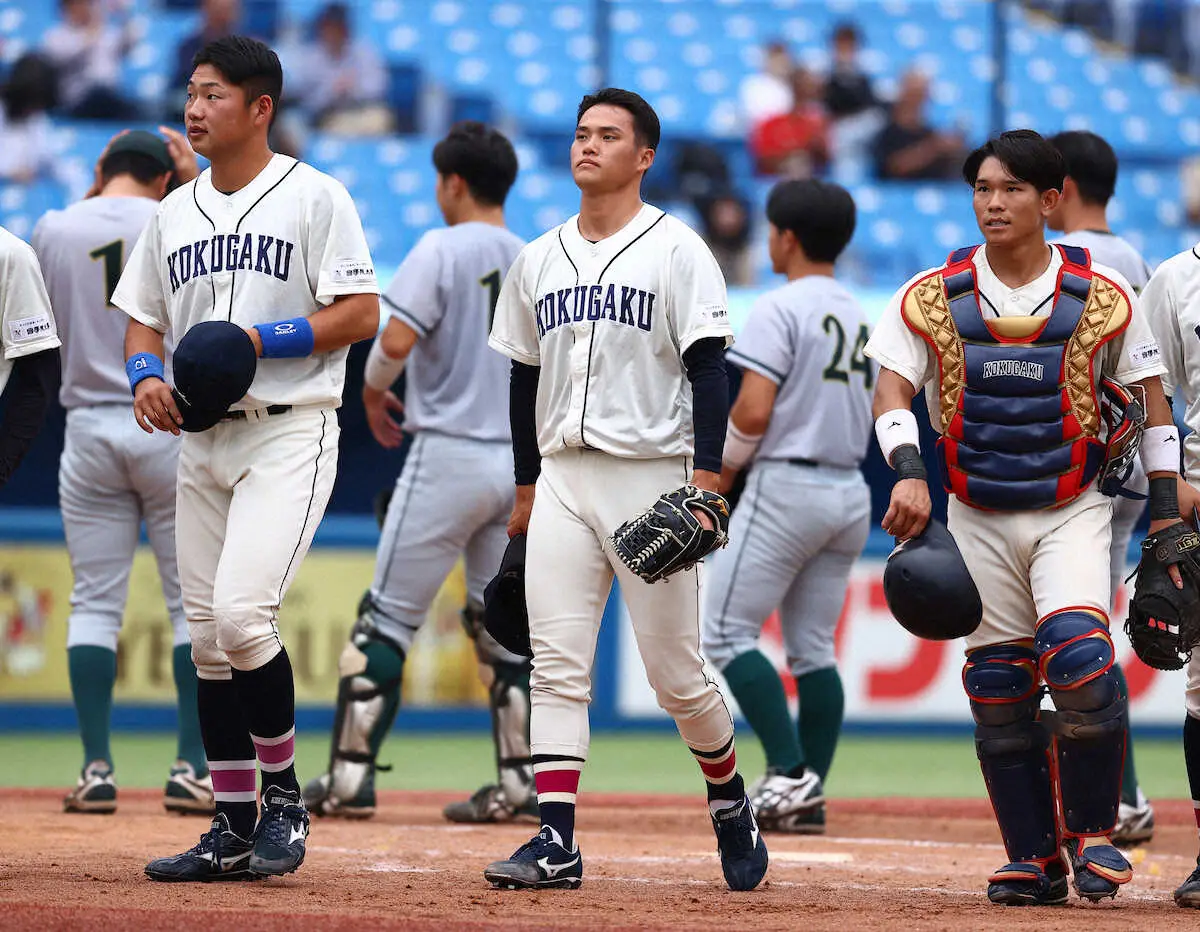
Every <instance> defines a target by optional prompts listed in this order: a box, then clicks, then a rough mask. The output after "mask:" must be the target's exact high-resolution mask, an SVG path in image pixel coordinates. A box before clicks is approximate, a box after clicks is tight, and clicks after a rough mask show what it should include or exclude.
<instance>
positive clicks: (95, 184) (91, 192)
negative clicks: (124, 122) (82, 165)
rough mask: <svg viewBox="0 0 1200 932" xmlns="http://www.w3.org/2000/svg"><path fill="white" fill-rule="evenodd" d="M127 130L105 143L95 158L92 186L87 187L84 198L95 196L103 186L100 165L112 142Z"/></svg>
mask: <svg viewBox="0 0 1200 932" xmlns="http://www.w3.org/2000/svg"><path fill="white" fill-rule="evenodd" d="M128 132H129V130H127V129H123V130H121V131H120V132H119V133H117V134H116V135H115V136H113V138H112V139H110V140H109V141H108V142H107V143H105V145H104V150H103V151H102V152H101V153H100V157H99V158H98V159H96V164H95V166H94V167H93V168H92V186H91V187H90V188H88V189H87V193H86V194H85V195H84V196H83V197H84V200H86V199H87V198H89V197H95V196H96V195H97V194H99V193H100V191H101V190H102V189H103V188H104V177H103V176H102V175H101V173H100V166H101V165H102V164H103V163H104V158H105V156H107V155H108V150H109V149H111V148H112V144H113V143H114V142H116V141H117V140H118V139H120V138H121V137H122V136H124V135H125V134H126V133H128Z"/></svg>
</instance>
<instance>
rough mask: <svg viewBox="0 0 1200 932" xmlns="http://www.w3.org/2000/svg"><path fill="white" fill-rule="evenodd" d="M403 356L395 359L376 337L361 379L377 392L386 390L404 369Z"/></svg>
mask: <svg viewBox="0 0 1200 932" xmlns="http://www.w3.org/2000/svg"><path fill="white" fill-rule="evenodd" d="M404 361H405V357H404V356H401V357H400V358H399V359H396V358H394V357H392V356H389V355H388V354H387V353H385V352H384V351H383V344H382V342H381V341H380V340H378V339H376V341H375V342H374V343H372V344H371V352H370V354H369V355H368V356H367V365H366V367H365V368H364V369H363V381H364V382H366V383H367V385H368V386H370V387H371V388H373V389H375V391H377V392H386V391H387V390H388V389H389V388H391V387H392V385H393V384H395V382H396V379H398V378H400V373H401V372H403V371H404Z"/></svg>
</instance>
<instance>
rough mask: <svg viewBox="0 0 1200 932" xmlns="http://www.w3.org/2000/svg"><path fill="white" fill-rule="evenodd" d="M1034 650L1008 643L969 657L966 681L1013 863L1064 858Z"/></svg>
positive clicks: (986, 775)
mask: <svg viewBox="0 0 1200 932" xmlns="http://www.w3.org/2000/svg"><path fill="white" fill-rule="evenodd" d="M1035 660H1036V658H1035V655H1034V652H1033V651H1032V650H1030V649H1029V648H1028V647H1022V646H1019V645H1012V644H1001V645H994V646H989V647H981V648H979V649H977V650H973V651H971V652H970V653H969V654H968V655H967V663H966V666H965V667H964V668H963V686H964V688H965V689H966V692H967V695H968V696H969V697H970V700H971V714H972V715H973V716H974V717H975V753H976V756H978V758H979V768H980V770H981V771H982V772H983V781H984V783H985V784H986V785H987V791H988V796H989V798H990V799H991V801H992V808H993V809H994V810H995V812H996V821H997V823H998V824H999V826H1000V834H1001V835H1002V836H1003V838H1004V848H1005V851H1007V852H1008V857H1009V859H1010V861H1012V862H1013V863H1029V864H1040V865H1046V864H1048V863H1049V862H1050V861H1054V860H1056V859H1057V858H1058V856H1059V855H1058V820H1057V818H1056V815H1055V806H1054V790H1053V782H1052V779H1051V765H1050V753H1049V748H1050V736H1049V734H1048V733H1047V731H1046V729H1045V727H1044V726H1043V725H1042V723H1041V722H1040V721H1038V701H1039V699H1040V697H1041V688H1040V686H1039V685H1038V675H1037V666H1036V663H1035Z"/></svg>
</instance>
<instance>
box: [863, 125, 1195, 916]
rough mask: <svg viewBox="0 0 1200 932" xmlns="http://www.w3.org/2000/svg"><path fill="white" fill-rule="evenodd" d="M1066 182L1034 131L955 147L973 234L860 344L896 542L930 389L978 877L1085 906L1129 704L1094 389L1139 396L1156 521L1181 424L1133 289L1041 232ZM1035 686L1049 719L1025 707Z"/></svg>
mask: <svg viewBox="0 0 1200 932" xmlns="http://www.w3.org/2000/svg"><path fill="white" fill-rule="evenodd" d="M1064 174H1065V169H1064V163H1063V159H1062V156H1061V155H1060V154H1059V152H1058V150H1057V149H1056V148H1055V147H1054V146H1053V145H1051V144H1050V143H1049V142H1048V141H1047V140H1045V139H1043V138H1042V137H1041V136H1039V135H1038V134H1037V133H1034V132H1032V131H1030V130H1017V131H1014V132H1007V133H1003V134H1001V135H1000V136H998V137H996V138H994V139H991V140H989V141H988V143H987V144H986V145H984V146H982V147H981V148H979V149H977V150H975V151H974V152H973V153H971V155H970V156H968V158H967V161H966V163H965V165H964V167H963V176H964V178H965V180H966V181H967V182H968V183H969V184H971V186H972V188H973V191H974V207H975V213H976V219H977V222H978V224H979V229H980V232H981V233H982V234H983V238H984V241H985V245H984V246H980V247H970V248H966V249H960V250H956V251H955V252H954V253H952V254H951V256H950V258H949V259H948V260H947V262H946V264H945V265H944V266H942V267H940V268H936V269H930V270H927V271H925V272H922V273H921V274H919V275H917V276H916V277H914V278H913V279H911V280H910V281H909V282H908V283H907V284H906V285H905V286H904V287H903V288H901V289H900V291H898V292H897V293H896V296H895V297H894V298H893V299H892V301H891V303H890V304H889V306H888V308H887V310H886V311H885V313H884V316H883V317H882V318H881V320H880V322H879V324H878V325H877V327H876V329H875V332H874V334H873V335H872V336H871V339H870V341H869V342H868V344H867V350H866V351H867V354H868V355H869V356H871V357H872V358H874V359H875V360H876V361H877V362H878V363H879V364H880V366H881V372H880V376H879V382H878V387H877V389H876V393H875V413H876V415H877V419H876V435H877V437H878V439H879V444H880V447H881V449H882V451H883V454H884V458H885V460H887V461H888V462H889V463H890V464H891V465H892V467H893V468H894V469H896V472H897V479H898V481H897V482H896V485H895V486H894V487H893V489H892V497H891V503H890V506H889V509H888V512H887V514H886V515H885V516H884V521H883V526H884V529H885V530H887V531H889V532H890V533H892V534H893V535H895V536H896V537H897V538H899V539H901V540H905V539H908V538H910V537H913V536H916V535H918V534H920V533H921V531H922V530H923V529H924V526H925V523H926V522H927V521H928V517H929V510H930V503H929V490H928V487H927V485H926V482H925V469H924V464H923V462H922V460H921V457H920V453H919V441H918V436H917V427H916V418H915V416H914V415H913V413H912V411H911V404H912V399H913V397H914V396H915V395H916V393H917V392H918V391H920V390H921V389H922V388H923V387H926V386H929V387H928V389H927V391H926V397H927V401H928V407H929V414H930V419H931V422H932V424H933V426H934V428H935V429H936V430H937V431H938V433H939V434H940V435H941V437H940V439H939V441H938V444H937V459H938V465H939V472H940V474H941V479H942V483H943V486H944V487H945V488H946V490H947V492H948V493H950V496H951V497H950V501H949V513H948V518H949V520H948V526H949V528H950V531H951V533H952V534H953V535H954V538H955V540H956V542H957V544H958V546H959V548H960V549H961V551H962V556H963V559H964V560H965V561H966V565H967V568H968V569H969V570H970V573H971V575H972V577H973V578H974V580H975V583H976V585H977V586H978V588H979V592H980V595H981V597H982V600H983V621H982V623H981V624H980V626H979V628H978V629H977V630H976V631H975V632H974V633H973V634H972V635H971V636H970V637H968V638H967V662H966V666H965V668H964V672H963V685H964V687H965V689H966V692H967V695H968V697H969V699H970V702H971V711H972V714H973V715H974V717H975V721H976V731H975V739H976V752H977V754H978V757H979V761H980V767H981V769H982V771H983V776H984V782H985V783H986V785H987V790H988V795H989V796H990V798H991V801H992V806H993V809H994V810H995V813H996V818H997V821H998V822H999V825H1000V830H1001V834H1002V835H1003V838H1004V843H1005V847H1006V849H1007V852H1008V857H1009V862H1010V863H1009V864H1007V865H1006V866H1005V867H1003V868H1001V869H1000V870H999V871H997V872H996V873H995V874H993V875H992V876H991V878H990V879H989V886H988V897H989V899H991V900H992V901H993V902H996V903H1002V904H1039V905H1041V904H1055V903H1062V902H1064V901H1065V900H1066V897H1067V874H1068V870H1069V869H1070V870H1073V872H1074V884H1075V889H1076V891H1077V892H1078V893H1079V895H1080V896H1082V897H1085V898H1087V899H1091V900H1098V899H1101V898H1104V897H1110V896H1115V895H1116V893H1117V891H1118V889H1119V886H1120V885H1121V884H1123V883H1126V882H1127V881H1128V880H1129V879H1130V877H1131V876H1132V868H1131V866H1130V864H1129V862H1128V861H1126V860H1125V858H1124V856H1123V855H1122V854H1121V853H1120V851H1118V850H1117V849H1116V848H1115V847H1113V846H1112V844H1111V842H1110V840H1109V837H1108V834H1109V832H1111V831H1112V828H1113V826H1114V824H1115V822H1116V817H1117V806H1118V802H1119V798H1120V788H1121V765H1122V759H1123V757H1124V745H1125V740H1124V735H1125V713H1126V704H1127V697H1126V696H1125V694H1124V692H1123V691H1122V690H1121V689H1120V686H1119V682H1118V680H1117V678H1116V676H1115V675H1114V674H1113V673H1112V664H1113V661H1114V659H1115V657H1114V649H1113V644H1112V639H1111V637H1110V634H1109V622H1108V606H1109V561H1108V552H1109V543H1110V539H1111V537H1110V535H1111V523H1112V504H1111V500H1110V499H1109V498H1107V497H1106V496H1105V495H1103V494H1101V492H1100V491H1099V489H1098V487H1097V486H1098V485H1099V484H1100V480H1102V479H1104V478H1105V469H1104V467H1105V463H1106V459H1107V455H1108V453H1109V451H1108V450H1107V448H1106V440H1105V438H1104V436H1103V427H1102V424H1103V422H1104V410H1105V405H1104V403H1103V397H1102V396H1103V395H1104V387H1103V385H1102V383H1101V379H1103V378H1108V379H1113V380H1115V381H1116V382H1118V383H1122V384H1124V385H1130V386H1134V387H1135V389H1136V390H1137V391H1139V392H1140V393H1141V395H1142V397H1143V398H1144V402H1145V408H1146V412H1147V424H1148V425H1149V427H1147V428H1146V441H1145V442H1144V443H1143V445H1142V447H1141V455H1142V457H1143V465H1144V466H1145V467H1146V472H1147V474H1148V475H1149V477H1150V507H1151V516H1152V519H1153V520H1152V523H1151V529H1152V531H1153V530H1157V529H1158V528H1161V527H1166V526H1169V525H1172V524H1178V522H1179V505H1178V501H1177V500H1176V494H1175V492H1176V481H1177V471H1175V470H1177V462H1178V446H1179V444H1178V435H1177V432H1176V431H1175V427H1174V425H1173V424H1172V421H1171V411H1170V407H1169V406H1168V404H1167V402H1166V399H1165V398H1164V396H1163V392H1162V384H1161V380H1160V379H1159V375H1160V374H1161V373H1162V371H1163V369H1162V365H1161V363H1160V361H1159V352H1158V346H1157V344H1156V343H1155V342H1154V337H1153V334H1152V333H1151V332H1150V328H1149V324H1148V322H1147V321H1146V319H1145V318H1144V317H1143V316H1142V314H1141V312H1140V309H1139V307H1138V302H1137V296H1136V294H1135V293H1134V291H1133V289H1132V288H1131V287H1130V286H1129V283H1128V282H1127V281H1125V278H1124V276H1122V275H1121V274H1120V273H1118V272H1116V271H1114V270H1112V269H1109V268H1107V267H1105V266H1101V265H1097V264H1095V263H1092V262H1091V260H1090V258H1089V257H1088V255H1087V252H1086V250H1083V249H1078V248H1076V247H1072V246H1048V245H1047V244H1046V242H1045V239H1044V230H1043V223H1044V220H1045V217H1046V215H1047V214H1049V213H1050V211H1052V210H1053V209H1054V207H1055V205H1056V204H1057V203H1058V199H1059V196H1060V193H1061V191H1062V187H1063V177H1064ZM1164 450H1165V451H1166V455H1164V453H1163V451H1164ZM1171 457H1174V459H1173V460H1172V459H1171ZM1043 683H1044V684H1045V685H1046V686H1047V687H1048V688H1049V692H1050V696H1051V698H1052V700H1053V702H1054V705H1055V708H1056V711H1055V712H1054V713H1052V714H1050V713H1047V714H1045V715H1040V714H1039V704H1040V698H1041V694H1042V684H1043ZM1060 817H1061V818H1060ZM1061 847H1065V848H1066V850H1067V852H1068V853H1069V855H1070V864H1069V865H1068V863H1067V862H1066V861H1065V860H1064V859H1063V857H1062V854H1061V853H1060V848H1061Z"/></svg>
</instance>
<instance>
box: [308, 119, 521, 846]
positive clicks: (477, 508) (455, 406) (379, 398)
mask: <svg viewBox="0 0 1200 932" xmlns="http://www.w3.org/2000/svg"><path fill="white" fill-rule="evenodd" d="M433 163H434V167H435V168H436V169H437V172H438V180H437V191H436V193H437V199H438V204H439V205H440V207H441V209H442V215H443V216H444V218H445V220H446V228H445V229H441V230H431V231H430V232H428V233H426V234H425V235H424V236H423V237H421V239H420V241H419V242H418V243H417V245H416V246H415V247H413V250H412V252H410V253H409V254H408V256H407V257H406V258H405V260H404V262H403V264H402V265H401V266H400V269H399V270H398V271H397V272H396V276H395V278H394V279H393V280H392V284H391V287H390V288H388V290H387V291H386V292H385V293H384V295H383V302H384V304H385V305H386V306H387V308H388V309H389V310H390V311H391V320H389V321H388V324H387V327H386V328H385V329H384V331H383V333H382V334H381V335H380V336H379V338H378V339H376V341H375V343H374V345H373V346H372V348H371V355H370V356H369V357H368V360H367V366H366V372H365V382H366V384H365V387H364V389H363V404H364V405H365V406H366V409H367V420H368V423H369V424H370V427H371V431H372V433H373V434H374V436H375V439H376V440H377V441H379V443H380V444H381V445H382V446H384V447H387V448H389V449H391V448H395V447H398V446H399V445H400V441H401V430H402V429H403V430H404V431H407V432H409V433H411V434H413V435H414V436H415V440H414V441H413V445H412V447H411V448H410V449H409V451H408V455H407V457H406V459H405V463H404V468H403V470H402V471H401V473H400V477H399V479H398V480H397V482H396V489H395V491H394V493H393V494H392V497H391V502H390V506H389V508H388V512H387V517H386V519H385V520H384V524H383V533H382V536H381V538H380V541H379V551H378V554H377V556H376V565H375V580H374V583H373V584H372V586H371V589H370V591H369V592H368V593H367V596H366V598H365V599H364V600H363V603H362V605H360V607H359V617H358V620H357V622H355V625H354V628H353V630H352V631H351V635H350V643H349V644H347V645H346V649H345V651H344V653H343V655H342V657H341V660H340V662H339V672H340V674H341V680H340V682H339V684H338V699H337V713H336V715H335V716H334V734H333V742H332V748H331V759H330V764H329V771H328V773H326V774H323V775H322V776H320V777H318V778H316V779H315V780H313V781H310V782H309V783H308V785H306V786H305V788H304V795H305V802H306V804H307V805H308V808H309V809H310V810H311V811H313V812H320V813H322V814H325V815H339V816H345V817H348V818H365V817H367V816H370V815H371V814H372V813H373V812H374V811H375V784H374V773H375V760H376V757H377V756H378V754H379V748H380V746H381V745H382V743H383V740H384V738H385V737H386V736H387V733H388V731H389V730H390V729H391V727H392V722H393V721H394V719H395V716H396V711H397V709H398V708H399V706H400V682H401V677H402V675H403V672H404V661H405V658H406V657H407V656H408V653H409V651H410V650H411V649H412V643H413V638H414V637H415V635H416V633H417V631H418V629H419V628H420V627H421V625H422V624H423V623H424V621H425V618H426V616H427V614H428V612H429V606H430V605H431V604H432V603H433V599H434V596H436V595H437V591H438V588H439V587H440V586H441V584H442V582H443V580H445V578H446V575H447V574H448V573H449V572H450V570H451V568H452V567H453V565H454V562H455V561H456V560H457V559H458V557H459V555H460V554H462V555H464V556H465V568H466V581H467V606H466V609H465V611H464V612H463V625H464V627H465V628H466V630H467V633H468V635H469V636H470V637H471V639H472V640H473V641H474V643H475V649H476V653H477V656H478V659H479V668H480V672H481V674H482V675H483V677H484V681H485V683H486V684H487V686H488V705H489V707H490V709H491V713H492V726H493V728H492V733H493V738H494V740H495V742H496V761H497V769H498V771H499V780H498V781H497V782H496V783H493V784H489V785H487V786H485V787H483V788H481V789H480V790H479V791H478V792H476V793H475V794H474V795H473V796H472V797H471V798H470V799H469V800H464V801H460V802H455V803H451V804H450V805H449V806H447V807H446V809H445V815H446V817H447V818H448V819H450V820H451V821H454V822H496V821H507V820H509V819H513V818H515V817H516V816H518V815H523V816H528V817H532V818H536V816H537V805H536V802H535V800H534V799H533V765H532V763H531V761H530V758H529V660H528V659H527V658H525V657H520V656H518V655H516V654H513V653H511V652H510V651H507V650H505V649H504V648H503V647H501V646H500V645H499V644H497V643H496V641H495V639H494V638H493V637H492V636H491V635H490V634H488V633H487V631H486V630H484V628H483V624H482V617H483V590H484V587H485V586H486V585H487V583H488V581H489V580H490V579H491V578H492V577H493V576H494V575H495V574H496V571H497V569H498V568H499V567H500V561H501V559H502V558H503V556H504V548H505V546H506V545H507V543H508V535H507V533H506V528H507V524H508V518H509V515H510V514H511V513H512V506H513V499H512V496H513V486H512V475H513V472H512V468H513V466H512V433H511V431H510V429H509V424H508V366H507V365H506V362H505V359H504V357H502V356H500V355H499V354H498V353H496V352H493V351H492V350H491V349H489V348H488V345H487V335H488V330H489V328H490V326H491V321H492V315H493V313H494V312H495V307H496V301H497V299H498V298H499V295H500V283H501V282H502V281H503V279H504V276H505V275H506V274H507V273H508V268H509V266H510V265H512V262H513V259H515V258H516V256H517V253H518V252H520V250H521V247H522V246H523V245H524V243H523V242H522V240H521V239H520V237H518V236H516V235H515V234H514V233H511V232H510V231H509V230H507V229H506V228H505V225H504V201H505V198H506V197H507V196H508V192H509V189H510V188H511V187H512V185H513V182H514V181H515V180H516V177H517V155H516V152H515V151H514V150H513V147H512V143H510V142H509V141H508V139H506V138H505V137H504V136H503V134H501V133H499V132H497V131H496V130H493V129H489V128H488V127H486V126H484V125H483V124H482V123H474V122H467V123H460V124H457V125H456V126H454V127H453V128H452V129H451V131H450V133H449V135H447V136H446V138H445V139H443V140H441V141H440V142H439V143H438V144H437V145H436V146H434V149H433ZM402 371H403V372H406V375H407V378H406V380H405V395H404V402H403V404H402V403H401V402H400V400H399V399H398V398H397V397H396V396H395V395H394V394H392V391H391V388H392V385H393V384H394V383H395V382H396V380H397V379H398V378H399V376H400V373H401V372H402ZM400 412H402V413H403V417H404V420H403V428H402V427H401V424H400V423H398V422H397V421H396V420H394V419H393V417H392V415H393V413H400Z"/></svg>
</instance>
